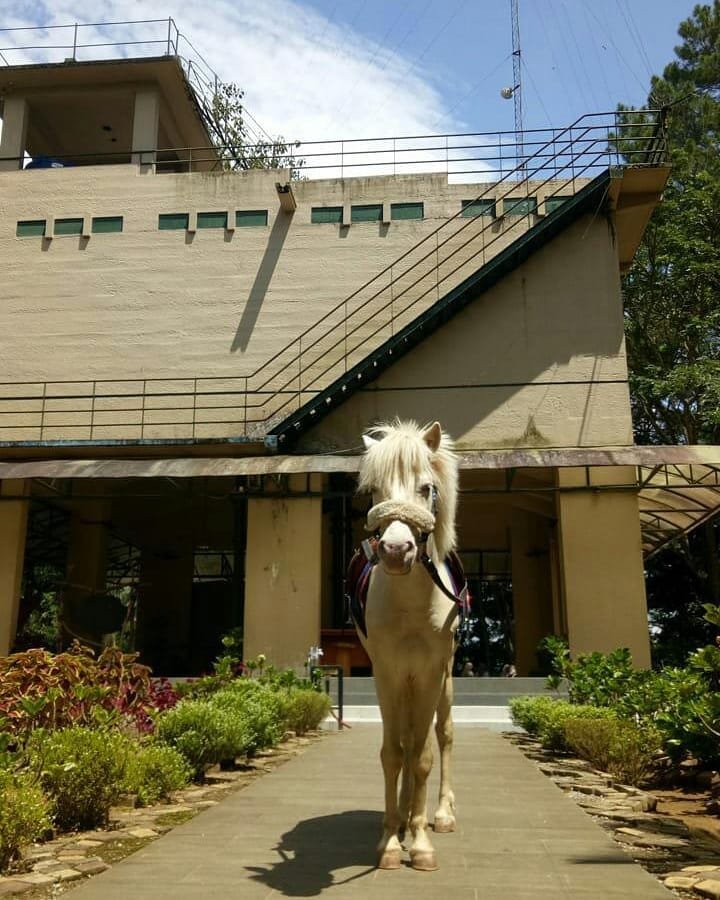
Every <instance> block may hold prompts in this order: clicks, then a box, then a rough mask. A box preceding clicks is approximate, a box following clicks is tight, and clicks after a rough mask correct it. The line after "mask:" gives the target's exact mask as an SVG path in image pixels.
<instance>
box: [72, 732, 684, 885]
mask: <svg viewBox="0 0 720 900" xmlns="http://www.w3.org/2000/svg"><path fill="white" fill-rule="evenodd" d="M379 741H380V729H379V727H377V726H373V725H364V726H355V727H354V728H353V729H352V731H346V732H344V733H342V734H330V735H328V736H327V737H326V738H324V740H322V741H320V742H318V743H315V744H313V745H312V746H309V747H308V748H307V750H306V751H305V752H304V753H303V754H302V755H300V756H297V757H295V758H294V759H292V760H291V761H290V762H288V763H287V764H286V765H284V766H282V767H280V768H278V769H277V770H276V771H274V772H273V773H272V775H271V776H269V777H266V778H262V779H258V780H255V781H254V782H253V783H252V784H250V785H249V786H248V787H246V788H245V789H244V790H243V791H240V792H236V793H232V794H230V795H229V796H227V797H226V798H225V799H224V800H223V801H222V803H220V804H218V805H216V806H213V807H211V808H209V809H207V810H206V811H204V812H203V813H202V814H201V815H199V816H197V817H196V818H194V819H192V820H191V821H189V822H187V823H186V824H184V825H180V826H178V827H176V828H175V829H173V830H172V831H171V832H170V833H169V834H167V835H165V836H163V837H161V838H159V839H156V840H154V841H153V842H152V843H151V844H149V845H148V846H146V847H144V848H143V849H141V850H139V851H138V852H137V853H135V854H134V855H133V856H131V857H129V858H127V859H125V860H123V861H122V862H119V863H117V864H116V865H114V866H113V867H112V868H111V869H109V870H108V871H106V872H104V873H103V874H101V875H98V876H96V877H94V878H92V879H91V880H90V881H86V882H85V883H83V884H81V885H79V886H78V887H77V888H74V889H73V891H72V894H73V900H126V898H128V897H132V898H133V900H151V898H152V900H164V898H172V900H185V898H197V900H200V898H203V900H205V898H228V897H235V896H242V898H243V900H260V898H269V897H274V896H288V897H314V896H318V895H320V894H324V895H326V896H327V897H330V898H337V900H343V898H349V897H353V898H357V897H359V896H361V895H362V897H363V900H366V898H367V900H376V898H377V900H393V898H395V897H398V898H400V897H403V898H407V897H408V896H412V897H413V900H436V898H438V897H439V896H446V897H450V898H468V900H479V898H482V900H499V898H502V900H529V898H531V897H532V898H534V900H535V898H539V900H544V898H545V900H551V898H552V900H559V898H567V900H569V898H573V900H590V898H597V900H600V898H603V900H615V898H617V900H620V898H623V900H634V898H638V900H663V898H670V897H672V896H673V894H672V893H671V892H670V891H668V890H667V889H666V888H664V887H663V886H662V885H661V884H660V882H659V881H657V879H656V878H655V877H654V876H652V875H650V874H649V873H648V872H646V871H644V870H643V869H642V868H641V867H640V866H639V865H637V863H635V862H634V861H633V860H632V859H631V858H630V857H629V856H628V855H627V854H625V853H623V851H622V850H621V849H620V848H619V847H618V845H617V844H616V843H615V842H614V841H613V840H612V839H611V838H610V836H609V835H608V834H606V833H605V832H604V831H603V830H602V828H600V827H599V826H598V825H597V824H596V823H595V822H594V821H593V820H592V819H591V818H590V817H589V816H587V815H586V814H585V813H584V812H583V811H582V810H581V809H580V808H579V807H578V806H577V805H576V804H575V803H574V802H573V801H572V800H571V799H570V798H569V797H568V796H566V795H565V794H563V793H562V792H561V791H559V790H558V789H557V787H556V786H555V785H554V784H553V782H552V781H551V780H549V779H548V778H546V776H545V775H543V774H542V773H541V772H540V771H539V770H538V768H537V765H536V764H535V763H534V762H533V761H531V760H529V759H527V758H526V757H525V756H524V755H523V754H522V753H521V752H520V751H519V750H518V749H517V748H516V747H514V746H513V745H512V744H511V743H509V742H508V741H507V740H506V739H505V738H503V737H501V736H500V735H498V734H495V733H492V732H490V731H487V730H485V729H482V728H479V727H476V726H465V727H459V728H457V729H456V750H455V762H456V778H455V783H456V792H457V795H458V803H459V820H458V831H457V832H456V833H455V834H448V835H436V836H435V837H434V841H435V844H436V848H437V851H438V860H439V864H440V869H439V870H438V871H437V872H430V873H425V872H416V871H414V870H412V869H411V868H409V867H407V866H406V867H404V868H403V869H400V870H397V871H389V872H387V871H382V872H381V871H378V870H376V869H375V867H374V861H375V858H374V845H375V843H376V841H377V838H378V834H379V831H380V822H381V815H382V813H381V797H382V777H381V773H380V767H379V763H378V759H377V753H378V748H379ZM433 789H434V786H433Z"/></svg>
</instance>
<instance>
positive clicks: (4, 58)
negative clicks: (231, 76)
mask: <svg viewBox="0 0 720 900" xmlns="http://www.w3.org/2000/svg"><path fill="white" fill-rule="evenodd" d="M0 43H1V44H2V46H0V65H6V66H20V65H33V64H35V65H36V64H39V63H45V64H47V63H63V62H95V61H100V60H111V59H141V58H148V57H154V56H174V57H176V58H177V60H178V61H179V62H180V65H181V66H182V69H183V71H184V72H185V77H186V78H187V80H188V82H189V83H190V85H191V87H192V88H193V90H194V91H195V94H196V95H197V97H198V99H199V101H201V103H202V104H203V105H206V106H208V107H210V106H211V105H212V99H213V97H214V95H215V94H216V93H217V91H218V86H219V85H220V79H219V77H218V75H217V72H215V71H214V70H213V68H212V67H211V66H210V64H209V63H208V61H207V60H206V59H205V57H204V56H203V55H202V54H201V53H200V51H199V50H198V49H197V48H196V47H195V46H194V45H193V43H192V42H191V41H190V39H189V38H188V37H187V36H186V35H184V34H183V33H182V32H181V31H180V29H179V28H178V26H177V24H176V22H175V20H174V19H173V18H172V17H169V18H167V19H135V20H128V21H124V22H73V23H69V24H67V25H43V26H32V25H23V26H17V27H14V28H0Z"/></svg>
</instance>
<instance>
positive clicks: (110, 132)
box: [0, 56, 217, 168]
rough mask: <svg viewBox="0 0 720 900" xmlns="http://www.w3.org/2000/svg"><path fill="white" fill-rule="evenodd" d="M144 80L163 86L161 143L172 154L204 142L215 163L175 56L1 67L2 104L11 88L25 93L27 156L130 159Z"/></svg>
mask: <svg viewBox="0 0 720 900" xmlns="http://www.w3.org/2000/svg"><path fill="white" fill-rule="evenodd" d="M139 87H153V88H157V89H158V91H159V93H160V97H161V102H160V108H159V123H158V134H159V140H158V149H159V150H160V151H163V150H165V152H166V156H167V154H168V152H170V153H174V152H175V151H176V150H177V148H186V147H192V148H197V149H202V151H203V152H202V154H199V155H200V156H201V157H202V159H203V160H204V161H205V166H209V165H210V163H211V162H212V161H213V160H214V161H215V163H217V154H216V152H215V150H214V147H213V142H212V139H211V137H210V135H209V134H208V129H207V127H206V125H205V122H204V118H203V111H202V109H201V106H200V103H199V101H198V97H197V95H196V93H195V91H194V90H193V88H192V87H191V85H190V83H189V82H188V79H187V77H186V74H185V72H184V70H183V67H182V65H181V64H180V60H179V59H178V58H177V57H176V56H159V57H144V58H139V59H107V60H92V61H87V62H80V61H77V60H68V61H67V62H62V63H35V64H30V65H22V66H1V67H0V104H1V103H2V100H3V98H7V97H10V96H13V95H15V96H22V97H24V98H25V99H26V100H27V103H28V106H29V109H30V115H29V118H28V133H27V148H26V149H27V152H28V153H29V154H30V156H33V157H34V156H49V157H52V158H58V159H61V160H65V161H69V162H72V163H74V164H76V165H78V164H79V165H87V164H90V163H111V162H123V161H124V158H125V157H128V160H129V155H130V147H131V138H132V128H133V98H134V94H135V91H136V90H137V89H138V88H139ZM58 98H61V99H62V103H59V102H58ZM69 120H70V121H71V122H72V125H73V127H68V125H69ZM147 149H148V150H153V149H155V148H151V147H149V148H147ZM183 153H184V154H185V155H187V153H186V152H185V151H183ZM196 155H198V154H196ZM163 158H164V157H163ZM199 167H200V168H202V167H203V166H202V165H200V166H199Z"/></svg>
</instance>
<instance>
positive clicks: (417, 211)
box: [390, 203, 425, 219]
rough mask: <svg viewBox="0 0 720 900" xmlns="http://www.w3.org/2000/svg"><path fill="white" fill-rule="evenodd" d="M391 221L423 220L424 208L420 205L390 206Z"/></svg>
mask: <svg viewBox="0 0 720 900" xmlns="http://www.w3.org/2000/svg"><path fill="white" fill-rule="evenodd" d="M390 218H391V219H424V218H425V207H424V206H423V204H422V203H392V204H390Z"/></svg>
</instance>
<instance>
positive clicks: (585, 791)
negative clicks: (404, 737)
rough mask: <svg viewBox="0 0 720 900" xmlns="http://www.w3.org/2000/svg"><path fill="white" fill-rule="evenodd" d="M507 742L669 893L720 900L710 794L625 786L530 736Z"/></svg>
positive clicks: (717, 832)
mask: <svg viewBox="0 0 720 900" xmlns="http://www.w3.org/2000/svg"><path fill="white" fill-rule="evenodd" d="M506 737H507V739H508V740H509V741H511V742H512V743H513V744H515V746H517V747H518V748H519V749H520V750H521V751H522V752H523V753H524V754H525V755H526V756H528V757H529V758H531V759H533V760H535V761H536V762H537V765H538V768H539V770H540V771H541V772H542V773H543V774H544V775H546V776H548V777H549V778H551V779H552V780H553V781H554V782H555V784H556V785H557V786H558V787H559V788H560V789H561V790H563V791H564V792H565V793H567V795H568V796H569V797H570V798H571V799H573V800H574V801H575V802H576V803H577V804H578V805H579V806H580V807H582V809H584V810H585V812H587V813H588V814H589V815H591V816H593V817H594V818H595V819H596V820H597V822H598V824H600V825H601V826H602V827H603V828H605V829H606V830H607V831H608V832H609V833H610V834H611V835H612V837H613V838H614V840H615V841H617V843H618V844H619V845H620V846H621V847H622V849H623V850H624V851H625V852H626V853H627V854H628V855H629V856H631V857H632V858H633V859H634V860H635V861H636V862H638V863H640V865H642V866H643V867H644V868H645V869H647V870H648V871H649V872H651V873H652V874H654V875H655V876H657V877H658V878H659V879H660V880H662V881H663V882H664V883H665V885H666V886H667V887H668V888H671V889H672V890H674V891H675V892H676V893H677V894H678V895H679V896H681V897H683V898H684V900H699V898H701V897H705V898H708V897H709V898H720V820H718V818H717V817H716V816H714V815H709V814H708V813H707V812H706V809H705V806H706V804H707V803H708V801H709V800H710V797H711V795H710V792H709V790H707V791H698V790H694V789H685V790H681V789H677V788H662V789H658V790H655V789H652V790H644V789H641V788H637V787H632V786H629V785H624V784H621V783H619V782H618V781H617V780H615V779H614V778H613V777H612V776H611V775H609V774H608V773H606V772H601V771H599V770H597V769H595V768H593V767H592V766H591V765H590V763H588V762H586V761H585V760H582V759H577V758H575V757H573V756H570V755H568V754H565V753H556V752H553V751H551V750H547V749H544V748H543V747H542V745H541V744H540V742H539V741H537V740H535V739H534V738H531V737H529V736H528V735H525V734H518V733H508V734H506Z"/></svg>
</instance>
